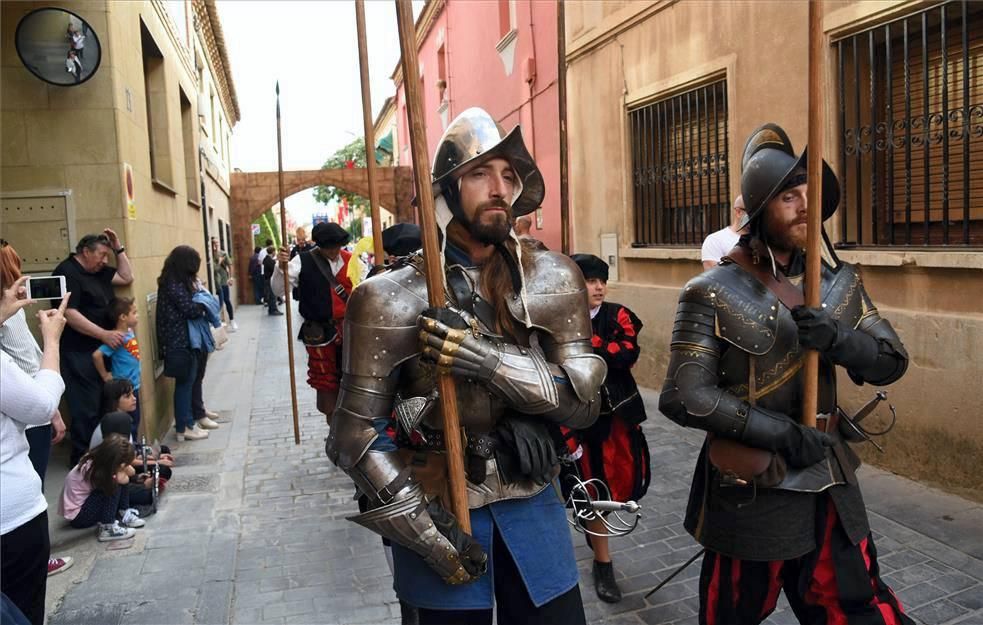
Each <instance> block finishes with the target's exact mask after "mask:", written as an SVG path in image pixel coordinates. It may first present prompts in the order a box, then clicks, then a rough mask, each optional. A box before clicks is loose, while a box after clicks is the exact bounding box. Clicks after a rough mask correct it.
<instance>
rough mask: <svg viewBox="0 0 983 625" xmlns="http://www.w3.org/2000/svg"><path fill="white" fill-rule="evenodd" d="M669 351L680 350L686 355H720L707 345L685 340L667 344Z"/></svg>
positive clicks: (716, 356)
mask: <svg viewBox="0 0 983 625" xmlns="http://www.w3.org/2000/svg"><path fill="white" fill-rule="evenodd" d="M669 351H672V352H682V353H684V354H686V355H687V356H700V355H708V356H713V357H714V358H719V357H720V354H719V353H718V352H717V351H716V350H712V349H710V348H709V347H703V346H702V345H699V344H697V343H688V342H685V341H673V342H672V343H670V344H669Z"/></svg>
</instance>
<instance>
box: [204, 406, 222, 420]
mask: <svg viewBox="0 0 983 625" xmlns="http://www.w3.org/2000/svg"><path fill="white" fill-rule="evenodd" d="M205 416H206V417H208V418H209V419H218V418H219V417H220V416H221V415H219V414H218V413H217V412H215V411H214V410H209V409H208V408H205Z"/></svg>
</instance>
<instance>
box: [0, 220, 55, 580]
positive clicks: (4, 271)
mask: <svg viewBox="0 0 983 625" xmlns="http://www.w3.org/2000/svg"><path fill="white" fill-rule="evenodd" d="M20 277H21V260H20V256H19V255H18V254H17V251H16V250H15V249H14V247H13V246H12V245H10V244H9V243H7V242H6V241H4V240H3V239H0V290H2V291H6V290H7V289H9V288H11V287H12V286H13V285H14V283H15V282H17V280H19V279H20ZM0 348H2V349H3V351H4V352H5V353H6V354H7V355H9V356H10V357H11V358H12V359H13V360H14V362H15V363H16V364H17V367H18V368H19V369H21V370H22V371H24V373H26V374H28V375H29V376H32V377H33V376H34V375H35V374H36V373H37V372H38V370H39V369H40V368H41V348H40V347H39V346H38V343H37V341H36V340H35V339H34V335H33V334H31V331H30V329H29V328H28V327H27V317H26V315H25V314H24V310H23V309H19V310H18V311H17V312H16V313H15V314H14V315H13V316H11V317H10V318H9V319H7V321H6V322H4V323H3V325H0ZM25 428H26V429H25V430H24V435H25V436H26V437H27V442H28V444H29V446H30V449H29V451H28V457H29V458H30V460H31V464H32V465H33V466H34V470H35V471H37V473H38V477H40V478H41V488H42V490H43V489H44V475H45V473H46V472H47V470H48V459H49V458H50V456H51V446H52V445H57V444H58V443H59V442H61V439H63V438H65V422H64V421H62V418H61V412H59V411H58V410H57V409H56V410H55V412H54V414H53V415H51V422H50V423H46V424H43V425H27V426H25ZM71 565H72V559H71V558H69V557H64V558H50V559H49V560H48V574H49V575H54V574H55V573H60V572H62V571H64V570H65V569H67V568H68V567H70V566H71Z"/></svg>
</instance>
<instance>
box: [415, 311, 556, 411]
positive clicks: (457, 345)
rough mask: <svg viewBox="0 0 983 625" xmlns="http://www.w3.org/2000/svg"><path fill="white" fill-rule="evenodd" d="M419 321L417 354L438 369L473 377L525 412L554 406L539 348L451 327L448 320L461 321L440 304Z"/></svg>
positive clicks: (547, 370)
mask: <svg viewBox="0 0 983 625" xmlns="http://www.w3.org/2000/svg"><path fill="white" fill-rule="evenodd" d="M430 315H433V316H430ZM455 318H456V319H457V320H458V321H460V324H459V323H457V322H455V321H454V319H455ZM419 324H420V328H421V329H420V343H421V345H422V347H423V357H424V359H426V360H428V361H430V362H433V363H435V364H436V365H437V368H438V369H439V370H441V371H442V372H444V373H451V374H453V375H456V376H460V377H463V378H469V379H472V380H477V381H479V382H481V383H482V384H484V385H485V387H486V388H487V389H488V390H490V391H491V392H492V393H494V394H495V395H497V396H498V397H500V398H501V399H502V400H503V401H505V402H506V403H507V404H508V405H510V406H515V407H521V408H522V412H524V413H526V414H543V413H547V412H550V411H551V410H555V409H556V408H558V407H559V405H560V398H559V392H558V391H557V388H556V382H555V381H554V379H553V375H552V373H551V372H550V367H549V364H548V363H547V362H546V359H545V358H544V357H543V355H542V354H541V353H540V352H539V351H537V350H535V349H530V348H527V347H519V346H517V345H513V344H511V343H495V342H492V341H491V340H489V339H487V338H485V337H483V336H481V335H478V334H476V333H474V332H472V331H471V330H470V329H465V328H464V327H451V325H449V324H454V325H459V326H463V325H464V320H463V319H461V318H460V317H459V316H457V315H456V314H454V313H453V312H451V311H448V310H446V309H438V310H433V309H431V310H428V311H426V312H425V313H424V314H423V315H421V316H420V320H419Z"/></svg>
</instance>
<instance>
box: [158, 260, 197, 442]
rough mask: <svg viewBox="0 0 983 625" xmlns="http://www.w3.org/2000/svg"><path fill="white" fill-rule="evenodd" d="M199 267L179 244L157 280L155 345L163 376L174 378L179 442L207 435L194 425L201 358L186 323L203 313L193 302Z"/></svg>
mask: <svg viewBox="0 0 983 625" xmlns="http://www.w3.org/2000/svg"><path fill="white" fill-rule="evenodd" d="M200 268H201V256H200V255H199V254H198V252H197V251H196V250H195V249H194V248H193V247H190V246H187V245H179V246H177V247H175V248H174V249H173V250H171V253H170V254H168V256H167V258H166V259H165V260H164V268H163V269H162V270H161V273H160V277H159V278H157V346H158V348H159V349H160V351H161V357H162V358H163V360H164V375H166V376H168V377H171V378H174V428H175V430H177V439H178V440H179V441H184V440H186V439H187V440H199V439H202V438H208V432H207V431H205V430H204V429H202V428H201V427H199V426H198V424H196V423H195V420H194V413H193V410H192V406H191V403H192V402H191V397H192V392H193V390H194V385H195V380H196V379H197V378H198V369H199V367H200V366H202V362H201V361H202V355H201V353H200V350H193V349H191V339H190V337H189V334H188V320H189V319H197V318H198V317H201V316H202V315H203V314H205V308H204V306H202V305H201V304H196V303H195V302H194V301H193V300H192V297H193V295H194V293H195V282H196V281H197V276H198V270H199V269H200Z"/></svg>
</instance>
